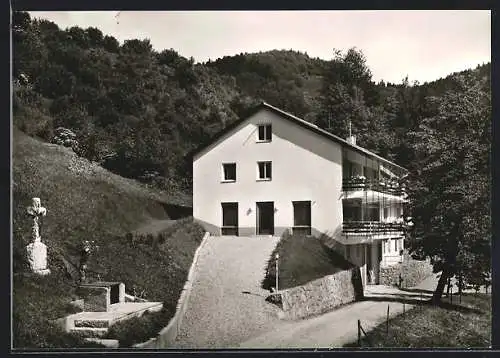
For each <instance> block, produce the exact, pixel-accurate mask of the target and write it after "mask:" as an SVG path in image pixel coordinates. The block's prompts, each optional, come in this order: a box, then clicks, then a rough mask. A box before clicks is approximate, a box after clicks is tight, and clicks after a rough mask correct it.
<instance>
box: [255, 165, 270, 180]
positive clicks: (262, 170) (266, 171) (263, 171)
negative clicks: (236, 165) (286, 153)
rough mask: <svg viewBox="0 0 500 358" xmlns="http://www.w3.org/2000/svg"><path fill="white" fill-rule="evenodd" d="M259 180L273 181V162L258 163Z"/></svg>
mask: <svg viewBox="0 0 500 358" xmlns="http://www.w3.org/2000/svg"><path fill="white" fill-rule="evenodd" d="M257 167H258V177H257V179H258V180H271V178H272V164H271V162H258V163H257Z"/></svg>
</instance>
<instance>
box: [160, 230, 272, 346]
mask: <svg viewBox="0 0 500 358" xmlns="http://www.w3.org/2000/svg"><path fill="white" fill-rule="evenodd" d="M277 242H278V238H274V237H211V238H209V239H208V241H207V243H206V244H205V246H204V247H203V249H202V251H201V252H200V256H199V258H198V262H197V266H196V273H195V279H194V283H193V290H192V292H191V297H190V299H189V302H188V306H187V310H186V315H185V317H184V318H183V320H182V325H181V329H180V332H179V334H178V336H177V339H176V343H175V344H174V345H173V346H172V347H169V348H192V349H195V348H233V347H237V346H238V345H239V343H240V342H242V341H245V340H247V339H250V338H251V337H254V336H257V335H260V334H262V333H264V332H265V331H267V330H270V329H272V328H274V327H275V325H276V324H277V323H278V322H279V318H278V316H277V314H278V308H277V307H276V306H274V305H272V304H270V303H267V302H266V301H265V298H266V297H267V295H268V294H269V291H266V290H264V289H262V288H261V287H260V285H261V281H262V279H263V278H264V273H265V267H266V263H267V260H268V259H269V257H270V255H271V253H272V250H273V249H274V247H275V246H276V244H277Z"/></svg>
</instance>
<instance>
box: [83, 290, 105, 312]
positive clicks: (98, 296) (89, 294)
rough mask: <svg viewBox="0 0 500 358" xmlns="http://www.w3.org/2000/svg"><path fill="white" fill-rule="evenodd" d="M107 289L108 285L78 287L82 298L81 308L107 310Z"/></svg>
mask: <svg viewBox="0 0 500 358" xmlns="http://www.w3.org/2000/svg"><path fill="white" fill-rule="evenodd" d="M109 291H110V290H109V288H108V287H92V286H90V287H82V286H81V287H79V293H80V295H81V297H82V298H83V310H84V311H85V312H107V311H108V310H109V305H110V298H109V294H110V292H109Z"/></svg>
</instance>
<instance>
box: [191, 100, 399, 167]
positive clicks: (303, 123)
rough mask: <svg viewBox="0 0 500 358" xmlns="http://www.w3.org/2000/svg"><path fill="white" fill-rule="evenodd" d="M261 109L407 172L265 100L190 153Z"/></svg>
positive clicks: (219, 136)
mask: <svg viewBox="0 0 500 358" xmlns="http://www.w3.org/2000/svg"><path fill="white" fill-rule="evenodd" d="M262 109H267V110H269V111H271V112H273V113H275V114H277V115H279V116H280V117H281V118H283V119H287V120H289V121H291V122H293V123H295V124H298V125H299V126H301V127H303V128H305V129H308V130H310V131H313V132H315V133H316V134H319V135H321V136H323V137H325V138H327V139H329V140H331V141H333V142H336V143H338V144H340V145H342V146H343V147H347V148H349V149H352V150H354V151H356V152H358V153H360V154H363V155H366V156H368V157H370V158H374V159H377V160H379V161H381V162H382V163H386V164H389V165H391V166H394V167H396V168H398V169H400V170H402V171H403V172H408V170H407V169H406V168H403V167H402V166H399V165H397V164H396V163H393V162H391V161H389V160H387V159H385V158H382V157H381V156H379V155H377V154H375V153H373V152H370V151H369V150H367V149H365V148H362V147H360V146H358V145H355V144H351V143H349V142H348V141H346V140H345V139H342V138H340V137H338V136H336V135H334V134H332V133H330V132H327V131H326V130H324V129H321V128H320V127H318V126H317V125H315V124H312V123H309V122H307V121H305V120H303V119H302V118H299V117H296V116H294V115H293V114H290V113H288V112H285V111H283V110H281V109H279V108H277V107H274V106H272V105H270V104H269V103H266V102H262V103H260V104H259V105H257V106H255V108H253V109H252V110H251V111H250V113H249V114H247V115H246V116H245V117H243V118H241V119H239V120H237V121H235V122H233V123H231V124H230V125H229V126H227V127H226V128H224V129H223V130H221V131H220V132H219V133H217V134H216V135H215V136H214V137H212V139H211V140H210V141H209V142H208V143H205V144H203V145H201V146H200V147H198V148H197V149H195V150H194V151H193V152H192V153H191V154H192V155H193V156H195V155H196V154H198V153H200V152H201V151H203V150H204V149H206V148H207V147H209V146H210V145H211V144H212V143H215V142H216V141H218V140H219V139H220V138H222V137H223V136H224V135H225V134H227V133H229V132H231V131H232V130H233V129H235V128H236V127H238V126H239V125H240V124H241V123H243V122H244V121H246V120H247V119H248V118H250V117H251V116H253V115H254V114H255V113H257V112H259V111H260V110H262Z"/></svg>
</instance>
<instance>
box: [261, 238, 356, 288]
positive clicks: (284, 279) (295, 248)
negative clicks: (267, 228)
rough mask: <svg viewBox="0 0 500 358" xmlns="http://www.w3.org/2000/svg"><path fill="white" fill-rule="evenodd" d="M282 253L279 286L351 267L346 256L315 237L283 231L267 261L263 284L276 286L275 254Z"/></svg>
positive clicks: (306, 280)
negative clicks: (284, 232)
mask: <svg viewBox="0 0 500 358" xmlns="http://www.w3.org/2000/svg"><path fill="white" fill-rule="evenodd" d="M277 253H278V254H279V277H278V280H279V282H278V285H279V289H287V288H291V287H296V286H300V285H303V284H306V283H307V282H310V281H313V280H316V279H318V278H321V277H324V276H327V275H332V274H334V273H337V272H339V271H342V270H347V269H349V268H351V267H352V264H351V263H349V262H348V261H347V260H345V259H344V257H343V256H342V255H340V254H338V253H336V252H335V251H333V250H332V249H330V248H329V247H327V246H325V245H324V244H323V243H322V242H321V240H320V239H319V238H316V237H313V236H310V237H308V236H303V235H290V234H287V233H286V234H284V235H283V237H282V238H281V240H280V241H279V243H278V245H277V246H276V248H275V249H274V251H273V253H272V254H271V257H270V259H269V261H268V265H267V272H266V276H265V278H264V281H263V283H262V287H263V288H265V289H270V288H271V287H274V286H275V280H276V276H275V272H276V266H275V265H276V259H275V256H276V254H277Z"/></svg>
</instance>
